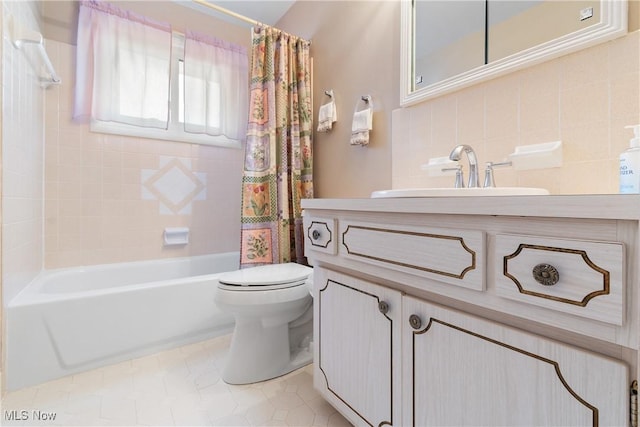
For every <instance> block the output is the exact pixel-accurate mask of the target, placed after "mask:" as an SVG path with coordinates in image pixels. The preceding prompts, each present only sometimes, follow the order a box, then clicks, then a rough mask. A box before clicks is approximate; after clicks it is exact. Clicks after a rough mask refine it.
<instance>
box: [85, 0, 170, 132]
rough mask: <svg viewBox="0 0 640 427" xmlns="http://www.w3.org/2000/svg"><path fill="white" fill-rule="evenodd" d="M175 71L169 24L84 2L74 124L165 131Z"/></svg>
mask: <svg viewBox="0 0 640 427" xmlns="http://www.w3.org/2000/svg"><path fill="white" fill-rule="evenodd" d="M170 66H171V27H170V25H168V24H164V23H159V22H154V21H152V20H150V19H148V18H145V17H143V16H139V15H136V14H134V13H131V12H128V11H124V10H121V9H119V8H117V7H115V6H113V5H111V4H109V3H104V2H99V1H95V0H93V1H83V2H81V3H80V14H79V18H78V38H77V61H76V91H75V107H74V114H73V117H74V119H80V120H82V119H86V118H92V119H95V120H100V121H112V122H118V123H126V124H130V125H135V126H143V127H152V128H161V129H166V128H167V125H168V120H169V86H170Z"/></svg>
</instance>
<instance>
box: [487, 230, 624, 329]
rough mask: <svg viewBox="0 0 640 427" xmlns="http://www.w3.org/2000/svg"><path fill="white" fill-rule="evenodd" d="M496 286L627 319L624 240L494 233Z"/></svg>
mask: <svg viewBox="0 0 640 427" xmlns="http://www.w3.org/2000/svg"><path fill="white" fill-rule="evenodd" d="M495 268H496V292H497V294H498V295H499V296H502V297H505V298H509V299H513V300H517V301H521V302H526V303H529V304H535V305H538V306H542V307H546V308H549V309H552V310H557V311H562V312H565V313H570V314H574V315H576V316H581V317H585V318H588V319H593V320H598V321H601V322H605V323H610V324H613V325H622V324H623V321H624V289H623V274H624V273H623V272H624V246H623V245H622V243H615V242H613V243H612V242H592V241H578V240H566V239H550V238H540V237H532V236H518V235H500V234H499V235H497V236H496V262H495Z"/></svg>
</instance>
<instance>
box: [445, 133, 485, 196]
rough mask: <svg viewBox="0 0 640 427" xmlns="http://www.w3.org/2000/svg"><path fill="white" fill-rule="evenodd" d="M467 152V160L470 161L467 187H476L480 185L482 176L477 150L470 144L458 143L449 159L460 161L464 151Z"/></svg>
mask: <svg viewBox="0 0 640 427" xmlns="http://www.w3.org/2000/svg"><path fill="white" fill-rule="evenodd" d="M463 152H464V153H466V154H467V160H468V161H469V184H468V185H467V187H469V188H475V187H480V177H479V173H478V158H477V157H476V152H475V151H473V148H471V146H469V145H464V144H461V145H458V146H456V148H454V149H453V150H452V151H451V154H449V159H450V160H454V161H458V160H460V157H461V155H462V153H463Z"/></svg>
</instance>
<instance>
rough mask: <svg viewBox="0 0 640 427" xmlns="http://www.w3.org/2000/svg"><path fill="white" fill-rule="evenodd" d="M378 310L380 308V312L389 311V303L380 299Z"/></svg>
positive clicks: (385, 312)
mask: <svg viewBox="0 0 640 427" xmlns="http://www.w3.org/2000/svg"><path fill="white" fill-rule="evenodd" d="M378 310H380V313H382V314H387V312H388V311H389V304H388V303H387V302H386V301H380V302H379V303H378Z"/></svg>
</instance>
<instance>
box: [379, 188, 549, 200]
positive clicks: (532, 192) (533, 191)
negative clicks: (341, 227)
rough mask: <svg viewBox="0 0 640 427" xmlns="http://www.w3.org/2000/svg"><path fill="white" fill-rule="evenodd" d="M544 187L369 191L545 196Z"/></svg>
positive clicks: (389, 195) (416, 194)
mask: <svg viewBox="0 0 640 427" xmlns="http://www.w3.org/2000/svg"><path fill="white" fill-rule="evenodd" d="M548 194H549V192H548V191H547V190H545V189H544V188H528V187H490V188H449V187H447V188H400V189H396V190H379V191H374V192H373V193H371V198H373V199H383V198H394V197H469V196H545V195H548Z"/></svg>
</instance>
